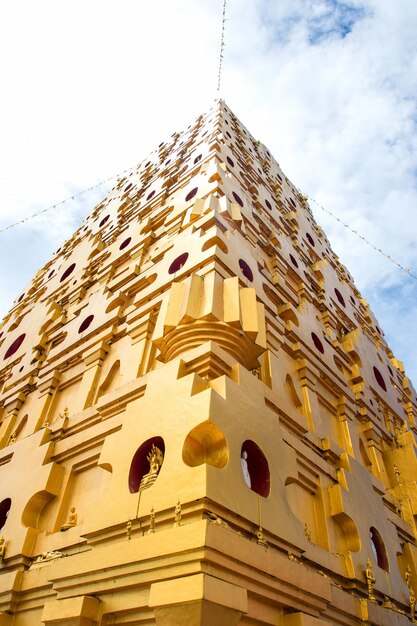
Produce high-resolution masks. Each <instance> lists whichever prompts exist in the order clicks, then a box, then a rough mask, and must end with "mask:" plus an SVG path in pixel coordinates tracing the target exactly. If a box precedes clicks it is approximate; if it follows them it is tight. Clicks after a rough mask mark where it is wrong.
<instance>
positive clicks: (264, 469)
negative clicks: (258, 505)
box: [240, 439, 271, 498]
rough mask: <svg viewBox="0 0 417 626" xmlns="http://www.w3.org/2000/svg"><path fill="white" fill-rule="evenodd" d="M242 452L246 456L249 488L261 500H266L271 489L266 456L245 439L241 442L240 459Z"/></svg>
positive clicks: (250, 441) (252, 442)
mask: <svg viewBox="0 0 417 626" xmlns="http://www.w3.org/2000/svg"><path fill="white" fill-rule="evenodd" d="M244 452H246V454H247V458H246V462H247V464H248V472H249V476H250V482H251V487H250V488H251V489H252V491H254V492H255V493H258V494H259V495H260V496H262V497H263V498H267V497H268V496H269V492H270V489H271V477H270V473H269V466H268V461H267V460H266V456H265V455H264V453H263V452H262V450H261V449H260V447H259V446H258V445H257V444H256V443H255V442H254V441H252V440H251V439H246V441H244V442H243V444H242V448H241V451H240V456H241V458H243V453H244Z"/></svg>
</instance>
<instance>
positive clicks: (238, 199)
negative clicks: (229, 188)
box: [233, 191, 243, 207]
mask: <svg viewBox="0 0 417 626" xmlns="http://www.w3.org/2000/svg"><path fill="white" fill-rule="evenodd" d="M233 197H234V199H235V200H236V202H237V203H238V204H239V205H240V206H241V207H243V200H242V198H241V197H240V196H238V194H237V193H236V192H235V191H234V192H233Z"/></svg>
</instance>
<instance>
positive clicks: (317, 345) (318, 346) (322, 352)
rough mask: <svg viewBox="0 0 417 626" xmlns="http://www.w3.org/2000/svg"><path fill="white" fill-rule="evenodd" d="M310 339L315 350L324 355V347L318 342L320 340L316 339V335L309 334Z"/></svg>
mask: <svg viewBox="0 0 417 626" xmlns="http://www.w3.org/2000/svg"><path fill="white" fill-rule="evenodd" d="M311 338H312V340H313V343H314V345H315V346H316V348H317V350H318V351H319V352H320V353H321V354H324V346H323V344H322V342H321V341H320V339H319V338H318V337H317V335H316V333H311Z"/></svg>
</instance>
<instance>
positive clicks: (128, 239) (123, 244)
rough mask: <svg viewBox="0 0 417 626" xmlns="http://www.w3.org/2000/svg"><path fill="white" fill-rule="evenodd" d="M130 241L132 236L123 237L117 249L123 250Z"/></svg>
mask: <svg viewBox="0 0 417 626" xmlns="http://www.w3.org/2000/svg"><path fill="white" fill-rule="evenodd" d="M131 241H132V237H128V238H127V239H125V240H124V241H122V243H121V244H120V246H119V250H124V249H125V248H126V247H127V246H128V245H129V244H130V242H131Z"/></svg>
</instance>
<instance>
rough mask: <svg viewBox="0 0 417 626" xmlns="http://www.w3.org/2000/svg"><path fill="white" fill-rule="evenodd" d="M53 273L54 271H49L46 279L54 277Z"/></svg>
mask: <svg viewBox="0 0 417 626" xmlns="http://www.w3.org/2000/svg"><path fill="white" fill-rule="evenodd" d="M54 273H55V270H51V271H50V272H49V274H48V278H51V276H53V275H54Z"/></svg>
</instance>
